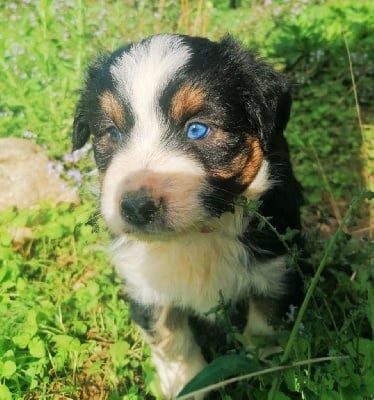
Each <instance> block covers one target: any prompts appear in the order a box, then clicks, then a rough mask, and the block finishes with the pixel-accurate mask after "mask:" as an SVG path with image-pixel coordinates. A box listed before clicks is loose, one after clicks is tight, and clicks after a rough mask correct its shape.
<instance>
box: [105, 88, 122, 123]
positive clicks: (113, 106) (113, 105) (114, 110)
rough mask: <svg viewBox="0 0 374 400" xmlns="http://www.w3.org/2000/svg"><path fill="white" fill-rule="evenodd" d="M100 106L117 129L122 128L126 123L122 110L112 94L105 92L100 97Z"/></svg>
mask: <svg viewBox="0 0 374 400" xmlns="http://www.w3.org/2000/svg"><path fill="white" fill-rule="evenodd" d="M100 104H101V108H102V109H103V110H104V112H105V114H107V115H108V116H109V118H110V119H111V120H112V121H113V122H114V123H115V124H116V125H117V127H121V126H122V125H123V122H124V117H123V113H122V108H121V106H120V104H119V103H118V102H117V100H116V99H115V98H114V96H113V95H112V94H111V93H110V92H104V94H102V95H101V96H100Z"/></svg>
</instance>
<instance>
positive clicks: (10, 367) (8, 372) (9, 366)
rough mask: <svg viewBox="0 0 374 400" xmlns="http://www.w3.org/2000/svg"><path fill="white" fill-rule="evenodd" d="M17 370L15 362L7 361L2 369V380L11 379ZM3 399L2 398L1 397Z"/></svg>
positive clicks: (0, 374)
mask: <svg viewBox="0 0 374 400" xmlns="http://www.w3.org/2000/svg"><path fill="white" fill-rule="evenodd" d="M16 370H17V367H16V363H15V362H14V361H10V360H8V361H5V362H4V364H3V365H2V368H1V371H0V372H1V373H0V376H1V378H10V377H11V376H12V375H13V374H14V373H15V372H16ZM0 398H2V397H0Z"/></svg>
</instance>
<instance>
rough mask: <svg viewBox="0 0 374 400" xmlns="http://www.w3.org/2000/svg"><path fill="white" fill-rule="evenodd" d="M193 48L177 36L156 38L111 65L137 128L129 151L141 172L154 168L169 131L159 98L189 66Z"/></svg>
mask: <svg viewBox="0 0 374 400" xmlns="http://www.w3.org/2000/svg"><path fill="white" fill-rule="evenodd" d="M190 55H191V53H190V48H189V47H188V46H187V45H185V44H184V43H183V41H182V39H181V38H180V37H178V36H175V35H159V36H154V37H152V38H150V39H148V40H146V41H144V42H140V43H138V44H135V45H133V47H131V48H130V49H129V51H128V52H126V53H124V54H123V55H122V56H121V57H120V58H119V59H118V60H117V61H116V62H115V64H113V65H112V67H111V69H110V72H111V74H112V77H113V79H114V82H115V85H116V89H117V90H118V92H119V94H120V95H121V96H123V97H125V98H126V100H127V101H128V102H129V104H130V107H131V111H132V112H133V113H134V117H135V124H134V128H133V131H132V132H131V139H130V142H129V143H128V145H127V150H128V151H130V152H131V153H132V156H133V158H134V159H136V160H137V164H138V167H139V168H147V167H148V166H149V165H150V164H153V158H154V156H157V157H159V156H160V152H162V150H163V146H162V145H161V140H160V139H161V137H162V135H163V133H165V131H166V130H167V125H166V123H165V121H163V118H162V114H161V111H160V109H159V102H158V100H159V97H160V95H161V93H162V91H163V89H164V88H165V87H166V85H167V84H168V82H170V80H171V79H172V78H173V77H174V76H175V75H176V74H177V73H178V71H180V70H181V68H182V67H183V66H184V65H186V63H187V62H188V60H189V58H190Z"/></svg>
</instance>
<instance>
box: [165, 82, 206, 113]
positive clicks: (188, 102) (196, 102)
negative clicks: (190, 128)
mask: <svg viewBox="0 0 374 400" xmlns="http://www.w3.org/2000/svg"><path fill="white" fill-rule="evenodd" d="M204 103H205V93H204V91H203V89H202V88H199V87H194V86H193V85H192V84H190V83H188V84H186V85H184V86H182V87H181V88H180V89H179V90H178V91H177V92H176V93H175V95H174V97H173V100H172V103H171V113H170V114H171V117H172V118H173V119H174V120H181V119H182V118H183V117H184V116H188V115H190V114H193V113H194V112H196V111H198V110H199V109H200V108H202V106H203V105H204Z"/></svg>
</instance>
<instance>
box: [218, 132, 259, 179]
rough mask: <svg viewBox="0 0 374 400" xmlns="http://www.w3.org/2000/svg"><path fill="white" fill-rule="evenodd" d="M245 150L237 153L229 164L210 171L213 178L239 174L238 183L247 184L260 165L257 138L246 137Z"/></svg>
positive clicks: (231, 176)
mask: <svg viewBox="0 0 374 400" xmlns="http://www.w3.org/2000/svg"><path fill="white" fill-rule="evenodd" d="M247 145H248V147H247V149H248V150H247V151H246V152H244V153H241V154H238V155H237V156H236V157H235V158H233V160H232V161H231V164H230V165H229V166H227V167H225V168H219V169H218V168H217V169H215V170H213V171H212V172H211V175H212V176H213V177H214V178H221V179H230V178H233V177H234V176H239V178H238V183H240V184H242V185H249V184H250V183H251V182H252V181H253V179H254V178H255V177H256V175H257V172H258V170H259V169H260V167H261V164H262V160H263V154H262V150H261V146H260V142H259V141H258V139H254V138H253V137H248V139H247Z"/></svg>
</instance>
